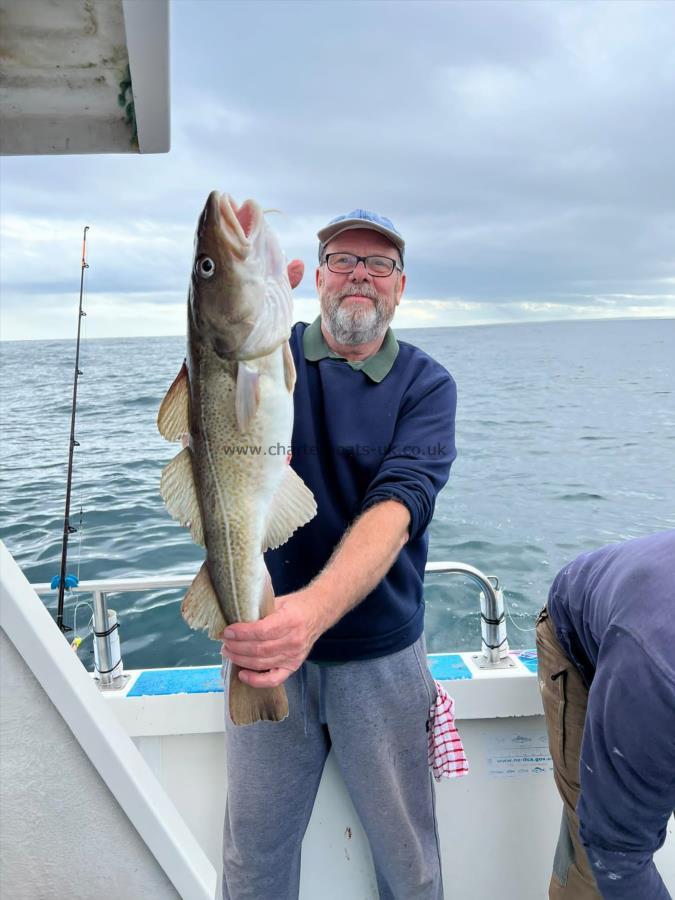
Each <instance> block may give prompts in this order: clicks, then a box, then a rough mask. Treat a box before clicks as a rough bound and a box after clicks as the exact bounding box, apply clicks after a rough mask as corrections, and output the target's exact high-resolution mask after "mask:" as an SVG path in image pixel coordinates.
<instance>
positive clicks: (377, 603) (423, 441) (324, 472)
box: [265, 323, 456, 662]
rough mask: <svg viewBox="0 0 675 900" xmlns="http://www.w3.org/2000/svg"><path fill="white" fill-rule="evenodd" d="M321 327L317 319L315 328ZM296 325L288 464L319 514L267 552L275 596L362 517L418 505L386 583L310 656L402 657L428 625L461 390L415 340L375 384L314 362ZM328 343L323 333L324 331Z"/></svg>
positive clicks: (332, 364)
mask: <svg viewBox="0 0 675 900" xmlns="http://www.w3.org/2000/svg"><path fill="white" fill-rule="evenodd" d="M312 327H313V328H314V330H315V332H316V329H317V328H318V325H317V323H315V325H314V326H312ZM306 328H307V326H306V325H305V324H304V323H298V324H296V325H295V326H294V328H293V333H292V336H291V349H292V352H293V359H294V361H295V366H296V370H297V382H296V386H295V393H294V403H295V421H294V425H293V442H292V459H291V465H292V466H293V468H294V469H295V471H296V472H297V473H298V475H299V476H300V477H301V478H302V479H303V481H304V482H305V484H306V485H307V486H308V487H309V488H310V489H311V490H312V492H313V493H314V497H315V499H316V503H317V508H318V513H317V515H316V516H315V518H314V519H313V520H312V521H311V522H310V523H309V524H308V525H305V526H304V527H303V528H300V529H299V530H298V531H297V532H296V533H295V534H294V535H293V536H292V537H291V538H290V540H289V541H287V543H285V544H284V545H283V546H282V547H279V548H278V549H276V550H270V551H268V552H267V553H266V554H265V560H266V563H267V567H268V569H269V572H270V575H271V578H272V584H273V585H274V590H275V594H276V595H277V596H280V595H282V594H287V593H290V592H292V591H296V590H300V589H301V588H304V587H306V586H307V584H308V583H309V582H310V581H311V580H312V579H313V578H314V577H315V576H316V575H317V574H318V573H319V572H320V571H321V569H322V568H323V567H324V566H325V564H326V562H327V561H328V559H329V558H330V556H331V554H332V552H333V550H334V549H335V547H336V545H337V544H338V542H339V541H340V539H341V538H342V536H343V534H344V533H345V531H346V530H347V529H348V527H349V526H350V525H351V524H352V522H353V521H354V520H355V519H356V518H357V517H358V516H359V514H360V513H362V512H364V511H365V510H367V509H368V508H369V507H371V506H373V505H374V504H377V503H380V502H382V501H384V500H390V499H395V500H398V501H400V502H401V503H403V504H404V505H405V506H406V507H407V509H408V511H409V512H410V526H409V535H410V536H409V539H408V541H407V543H406V544H405V546H404V547H403V549H402V550H401V551H400V553H399V555H398V558H397V559H396V562H395V563H394V564H393V566H392V567H391V569H390V570H389V572H388V573H387V575H385V577H384V578H383V579H382V581H381V582H380V583H379V584H378V585H377V587H376V588H375V589H374V590H373V591H372V592H371V593H370V594H369V595H368V596H367V597H366V598H365V599H364V600H363V601H362V602H361V603H359V604H358V606H356V607H355V608H354V609H353V610H351V611H350V612H348V613H347V614H346V615H345V616H344V617H343V618H342V619H341V620H340V621H339V622H338V623H337V624H336V625H335V626H333V627H332V628H330V629H329V630H328V631H326V632H325V633H324V634H323V635H322V636H321V637H320V638H319V640H318V641H317V642H316V644H315V645H314V647H313V649H312V651H311V653H310V655H309V659H310V660H314V661H335V662H340V661H347V660H359V659H370V658H375V657H378V656H385V655H387V654H389V653H395V652H396V651H398V650H402V649H404V648H405V647H407V646H409V645H410V644H412V643H414V641H416V640H417V638H418V637H419V636H420V634H421V633H422V630H423V626H424V600H423V579H424V567H425V564H426V560H427V547H428V536H427V528H428V525H429V522H430V521H431V517H432V515H433V512H434V503H435V500H436V495H437V494H438V492H439V491H440V489H441V488H442V487H443V485H444V484H445V482H446V481H447V479H448V476H449V472H450V466H451V464H452V461H453V460H454V458H455V456H456V451H455V436H454V435H455V407H456V388H455V383H454V381H453V379H452V378H451V377H450V375H449V374H448V372H447V371H446V370H445V369H444V368H443V367H442V366H441V365H440V364H439V363H437V362H435V361H434V360H433V359H432V358H431V357H430V356H428V355H427V354H426V353H424V352H423V351H422V350H420V349H418V348H417V347H413V346H412V345H411V344H407V343H404V342H402V341H401V342H399V343H398V348H396V341H395V339H394V338H393V335H391V333H389V334H388V342H387V346H388V347H389V348H390V350H391V348H392V346H393V350H392V351H391V357H393V356H394V355H395V359H394V361H393V365H391V368H390V369H389V370H388V371H387V372H386V374H385V375H384V377H381V373H380V375H379V376H377V377H378V378H379V377H381V380H374V379H373V377H371V376H369V375H368V374H367V373H366V371H363V370H355V369H354V368H352V367H351V366H350V365H349V363H348V362H346V361H345V360H343V359H340V358H335V357H332V356H329V355H326V356H324V357H323V358H320V359H316V358H315V359H307V358H306V357H305V352H304V350H303V334H304V331H305V329H306ZM319 340H321V338H320V337H319Z"/></svg>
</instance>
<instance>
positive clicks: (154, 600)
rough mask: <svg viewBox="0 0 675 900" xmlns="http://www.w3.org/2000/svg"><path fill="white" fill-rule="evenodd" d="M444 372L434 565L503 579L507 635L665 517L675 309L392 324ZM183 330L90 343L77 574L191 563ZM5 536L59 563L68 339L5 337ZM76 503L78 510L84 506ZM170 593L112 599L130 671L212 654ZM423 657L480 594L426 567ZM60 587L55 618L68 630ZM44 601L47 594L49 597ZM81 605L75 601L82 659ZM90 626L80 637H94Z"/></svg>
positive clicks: (81, 435)
mask: <svg viewBox="0 0 675 900" xmlns="http://www.w3.org/2000/svg"><path fill="white" fill-rule="evenodd" d="M396 334H397V336H398V337H399V338H400V339H401V340H405V341H410V342H412V343H414V344H417V345H418V346H420V347H422V348H423V349H424V350H426V351H427V352H428V353H430V354H431V355H432V356H433V357H435V358H436V359H437V360H439V362H441V363H442V364H443V365H444V366H445V367H446V368H447V369H448V371H450V372H451V373H452V375H453V377H454V378H455V380H456V382H457V388H458V408H457V449H458V456H457V460H456V462H455V463H454V465H453V467H452V472H451V475H450V480H449V482H448V484H447V486H446V487H445V489H444V490H443V491H442V493H441V494H440V496H439V497H438V500H437V503H436V512H435V516H434V519H433V522H432V523H431V528H430V548H429V559H430V560H433V561H441V560H453V561H461V562H465V563H469V564H471V565H473V566H476V567H478V568H479V569H481V570H482V571H483V572H485V573H486V574H490V575H496V576H498V578H499V580H500V583H501V585H502V586H503V587H504V591H505V599H506V604H507V608H508V611H509V614H510V616H509V619H508V621H507V626H508V635H509V641H510V643H511V646H513V647H531V646H533V645H534V635H533V631H532V628H533V624H534V617H535V615H536V613H537V611H538V610H539V608H540V607H541V606H542V605H543V603H544V602H545V600H546V595H547V591H548V588H549V586H550V583H551V581H552V579H553V577H554V575H555V574H556V572H557V571H558V569H559V568H560V567H561V566H562V565H563V564H564V563H565V562H566V561H568V560H570V559H571V558H573V557H574V556H575V555H576V554H578V553H580V552H582V551H583V550H587V549H590V548H593V547H598V546H601V545H602V544H605V543H609V542H613V541H618V540H624V539H627V538H631V537H637V536H639V535H643V534H648V533H650V532H654V531H658V530H661V529H664V528H669V527H670V528H672V527H675V480H674V478H673V476H674V474H675V462H674V460H675V387H674V385H675V319H663V320H649V319H643V320H614V321H579V322H564V323H559V322H554V323H547V324H514V325H494V326H480V327H468V328H438V329H419V330H405V331H404V330H400V331H397V332H396ZM184 346H185V341H184V340H183V339H182V338H136V339H118V340H87V341H84V342H83V345H82V350H81V357H80V368H81V369H82V370H83V373H84V374H83V376H82V377H81V379H80V386H79V394H78V407H77V424H76V438H77V440H78V441H79V443H80V446H79V447H78V448H76V450H75V463H74V480H73V497H72V506H71V521H72V523H73V524H74V525H75V526H76V527H77V528H78V531H77V532H76V533H75V534H73V535H72V536H71V539H70V545H69V562H68V571H69V572H74V573H75V574H78V575H79V578H80V579H81V580H85V579H93V578H139V577H143V576H174V575H193V574H195V573H196V571H197V570H198V568H199V566H200V564H201V560H202V558H203V550H202V549H201V548H199V547H197V546H195V545H194V544H193V543H192V542H191V540H190V536H189V533H188V532H187V531H186V530H185V529H183V528H181V527H180V526H179V525H178V524H177V523H176V522H174V521H173V520H172V519H171V518H170V517H169V515H168V513H167V512H166V510H165V508H164V505H163V503H162V500H161V498H160V496H159V477H160V473H161V470H162V467H163V466H164V465H165V464H166V463H167V462H168V461H169V460H170V459H171V457H172V456H173V455H174V454H175V452H176V450H177V447H176V445H171V444H168V443H167V442H166V441H164V440H163V438H161V437H160V435H159V434H158V433H157V429H156V425H155V420H156V415H157V409H158V407H159V404H160V402H161V400H162V397H163V396H164V394H165V392H166V390H167V388H168V386H169V385H170V383H171V381H172V380H173V378H174V376H175V375H176V373H177V371H178V369H179V367H180V364H181V362H182V360H183V356H184ZM0 353H1V360H2V378H1V391H0V400H1V403H2V423H3V437H2V473H1V486H2V498H1V510H2V517H1V525H0V537H1V538H2V539H3V540H4V541H5V543H6V544H7V546H8V548H9V550H10V551H11V552H12V553H13V555H14V556H15V558H16V559H17V561H18V562H19V564H20V565H21V567H22V569H23V571H24V572H25V573H26V575H27V577H28V578H29V580H30V581H31V582H34V583H37V582H45V581H50V580H51V578H52V577H53V576H54V575H57V574H58V573H59V568H60V556H61V539H62V532H63V512H64V502H65V489H66V466H67V458H68V437H69V431H70V407H71V398H72V376H73V367H74V355H75V344H74V341H39V342H38V341H25V342H7V343H3V344H2V345H1V347H0ZM80 510H81V512H80ZM182 593H183V592H182V591H175V590H174V591H154V592H147V591H146V592H141V593H134V594H121V595H120V594H117V595H111V596H110V605H111V607H113V608H114V609H116V610H117V613H118V617H119V620H120V633H121V638H122V651H123V656H124V664H125V667H126V668H141V667H152V666H165V665H166V666H173V665H198V664H212V663H216V662H218V660H219V646H218V644H217V643H216V642H213V641H210V640H209V639H208V638H207V637H205V636H204V635H203V634H201V633H196V632H193V631H191V630H190V629H189V628H188V627H187V625H186V624H185V623H184V622H183V620H182V618H181V616H180V611H179V606H180V599H181V596H182ZM425 594H426V602H427V614H426V632H427V642H428V646H429V649H430V650H432V651H443V650H457V649H464V650H469V649H477V648H478V646H479V643H480V625H479V599H478V589H477V587H476V586H475V585H474V584H473V583H472V582H470V581H468V580H467V579H465V578H463V577H460V576H456V575H452V576H451V575H428V576H427V579H426V587H425ZM78 599H79V600H86V599H87V598H86V596H82V595H70V596H69V597H68V599H67V605H66V615H65V620H66V622H67V623H68V624H69V625H73V619H74V612H75V604H76V602H77V600H78ZM45 602H46V603H47V605H48V607H49V608H50V609H54V608H55V604H56V595H55V593H53V594H51V595H48V596H46V597H45ZM89 619H90V612H89V608H88V606H87V605H86V604H82V605H80V606H79V608H78V610H77V623H76V625H77V632H78V633H79V634H80V635H81V636H83V637H85V638H86V639H85V640H84V641H83V643H82V645H81V648H80V650H79V653H80V657H81V658H82V660H83V662H85V664H86V665H88V666H89V667H91V664H92V662H93V655H92V641H91V636H90V633H89V631H88V628H87V624H88V622H89ZM88 634H89V637H87V635H88Z"/></svg>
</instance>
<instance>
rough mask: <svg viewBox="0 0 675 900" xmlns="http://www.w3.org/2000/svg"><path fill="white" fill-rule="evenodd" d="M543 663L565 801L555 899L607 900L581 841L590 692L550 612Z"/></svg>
mask: <svg viewBox="0 0 675 900" xmlns="http://www.w3.org/2000/svg"><path fill="white" fill-rule="evenodd" d="M537 659H538V677H539V688H540V690H541V697H542V701H543V704H544V714H545V716H546V729H547V731H548V743H549V748H550V751H551V757H552V759H553V777H554V778H555V783H556V785H557V787H558V793H559V794H560V797H561V799H562V802H563V814H562V821H561V824H560V836H559V838H558V846H557V847H556V851H555V857H554V860H553V874H552V875H551V883H550V885H549V890H548V896H549V900H602V895H601V894H600V892H599V891H598V888H597V885H596V882H595V878H594V876H593V872H592V870H591V867H590V864H589V862H588V857H587V855H586V850H585V849H584V846H583V844H582V843H581V839H580V837H579V818H578V816H577V813H576V807H577V803H578V801H579V793H580V790H581V788H580V784H579V757H580V755H581V739H582V737H583V733H584V723H585V721H586V707H587V706H588V688H587V687H586V685H585V684H584V682H583V681H582V679H581V676H580V675H579V672H578V671H577V669H576V668H575V666H573V665H572V663H571V662H570V661H569V659H568V658H567V656H566V655H565V652H564V651H563V649H562V647H561V646H560V643H559V642H558V639H557V637H556V635H555V630H554V628H553V624H552V623H551V620H550V618H549V615H548V612H547V610H546V608H545V607H544V609H543V610H542V611H541V613H540V614H539V618H538V619H537ZM636 900H637V898H636Z"/></svg>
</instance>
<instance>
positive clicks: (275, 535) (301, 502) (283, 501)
mask: <svg viewBox="0 0 675 900" xmlns="http://www.w3.org/2000/svg"><path fill="white" fill-rule="evenodd" d="M315 515H316V500H315V499H314V494H313V493H312V492H311V491H310V489H309V488H308V487H307V485H306V484H305V482H304V481H303V480H302V478H300V476H299V475H298V474H297V473H296V472H295V471H294V470H293V469H291V467H290V466H286V473H285V475H284V477H283V480H282V482H281V484H280V485H279V488H278V489H277V492H276V494H275V495H274V499H273V500H272V506H271V508H270V512H269V515H268V518H267V527H266V530H265V537H264V538H263V545H262V549H263V553H264V552H265V551H266V550H274V549H275V548H276V547H280V546H281V545H282V544H285V543H286V541H287V540H288V539H289V537H290V536H291V535H292V534H293V532H294V531H297V529H298V528H300V527H301V526H302V525H306V524H307V522H310V521H311V520H312V519H313V518H314V516H315Z"/></svg>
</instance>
